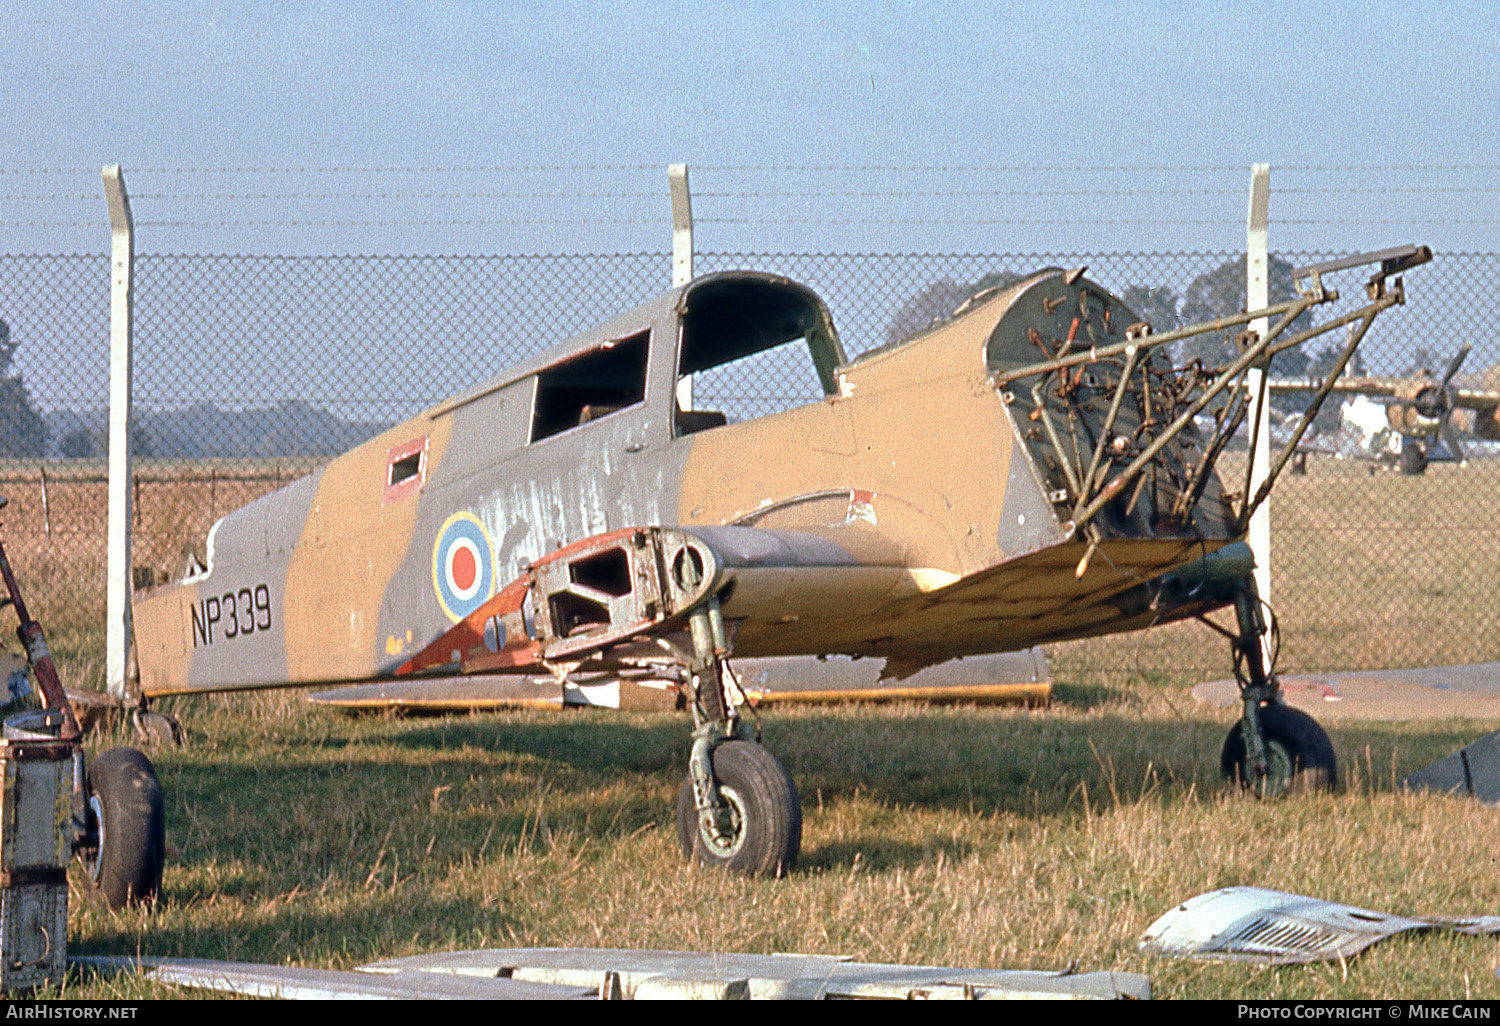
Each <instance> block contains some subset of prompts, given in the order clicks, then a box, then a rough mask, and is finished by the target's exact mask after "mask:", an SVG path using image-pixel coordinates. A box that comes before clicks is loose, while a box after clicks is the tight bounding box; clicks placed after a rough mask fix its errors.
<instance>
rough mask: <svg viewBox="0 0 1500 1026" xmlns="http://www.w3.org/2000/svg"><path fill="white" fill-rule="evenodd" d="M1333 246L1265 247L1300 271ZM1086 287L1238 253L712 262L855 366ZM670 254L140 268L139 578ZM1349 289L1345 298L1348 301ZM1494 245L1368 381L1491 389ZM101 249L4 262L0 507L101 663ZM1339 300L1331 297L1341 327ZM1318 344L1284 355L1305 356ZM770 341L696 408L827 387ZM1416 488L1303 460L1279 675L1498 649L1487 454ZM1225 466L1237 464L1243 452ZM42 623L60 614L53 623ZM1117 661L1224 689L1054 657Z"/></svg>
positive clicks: (1187, 667) (1495, 536) (1197, 288)
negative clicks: (1076, 285)
mask: <svg viewBox="0 0 1500 1026" xmlns="http://www.w3.org/2000/svg"><path fill="white" fill-rule="evenodd" d="M1335 255H1339V254H1320V253H1285V254H1279V255H1276V256H1274V257H1273V260H1272V283H1273V297H1272V298H1273V300H1274V299H1276V298H1277V296H1276V294H1275V290H1276V289H1277V288H1278V287H1279V286H1278V282H1281V283H1282V285H1281V287H1285V286H1286V285H1287V283H1288V282H1289V275H1288V274H1287V269H1288V268H1289V267H1290V266H1294V265H1301V264H1304V263H1309V262H1313V261H1315V260H1318V259H1325V258H1328V257H1330V256H1335ZM1079 265H1087V266H1088V267H1089V275H1090V277H1092V278H1093V279H1094V280H1096V281H1098V282H1100V283H1101V284H1103V285H1104V286H1105V287H1107V288H1109V289H1111V290H1112V291H1114V292H1116V293H1117V294H1120V295H1122V296H1123V298H1124V299H1125V300H1126V301H1127V303H1129V304H1130V305H1132V306H1133V307H1134V308H1135V309H1136V310H1137V311H1138V312H1140V313H1141V314H1142V315H1143V316H1145V317H1146V318H1147V319H1149V320H1151V321H1152V323H1153V324H1154V325H1156V326H1157V327H1158V329H1164V328H1168V327H1172V326H1175V325H1176V324H1177V323H1179V322H1181V321H1191V320H1197V319H1202V318H1205V317H1210V316H1217V315H1219V314H1222V313H1227V312H1231V311H1232V310H1235V309H1239V308H1240V307H1241V306H1242V305H1243V303H1244V285H1243V283H1244V257H1243V254H1236V253H1226V252H1220V253H1213V252H1184V253H1102V254H1081V253H994V254H978V253H952V254H943V253H879V254H859V253H704V254H699V255H698V257H697V265H696V269H697V270H698V272H699V273H705V272H710V271H716V270H724V269H729V268H742V267H748V268H756V269H760V270H766V271H773V272H776V273H780V274H784V275H787V276H788V277H791V278H793V279H795V280H798V281H801V282H803V283H805V284H807V285H809V286H811V287H812V288H813V289H814V290H816V291H817V292H818V293H819V294H820V295H822V296H823V297H824V299H825V300H826V301H827V302H828V304H829V307H830V309H831V310H832V312H833V315H834V320H835V323H836V324H837V326H838V328H839V331H840V334H841V336H842V338H843V340H844V344H845V348H846V349H847V350H848V351H849V353H850V354H851V355H854V354H857V353H860V352H862V351H864V350H865V349H868V348H870V347H872V346H877V345H882V344H885V343H887V342H890V341H893V340H895V339H898V338H901V337H904V336H905V335H908V334H910V333H912V332H915V331H919V330H921V329H923V328H925V327H927V326H928V325H930V324H931V323H933V321H934V320H935V319H941V318H942V317H945V316H947V315H948V314H949V313H951V312H952V310H953V309H954V308H955V307H957V306H958V305H959V303H961V302H962V301H963V300H964V299H965V298H966V297H967V296H969V295H970V294H972V293H973V292H974V291H975V290H976V289H978V288H980V287H983V286H985V285H988V284H991V283H994V282H996V281H1004V280H1007V279H1008V277H1009V276H1015V275H1020V274H1025V273H1029V272H1031V271H1033V270H1036V269H1038V268H1040V267H1045V266H1059V267H1076V266H1079ZM669 269H670V257H669V256H668V255H667V254H664V253H621V254H579V255H531V256H524V255H523V256H516V255H510V256H405V257H402V256H380V257H373V256H372V257H364V256H326V257H277V256H244V255H175V254H160V255H143V256H139V257H137V264H136V274H137V277H136V322H135V340H136V349H135V354H136V355H135V382H136V413H135V417H136V424H135V429H134V431H135V444H136V453H137V456H138V459H137V480H136V482H135V514H134V515H135V522H136V534H135V542H134V545H135V552H134V559H135V562H136V564H137V567H138V568H139V570H138V582H139V583H144V582H145V581H146V580H149V579H160V577H162V576H163V575H171V574H175V573H177V572H179V571H180V570H181V568H182V565H183V564H184V563H185V561H186V559H187V557H188V553H189V552H191V551H192V550H193V549H194V548H195V546H196V544H197V543H199V542H201V539H202V538H203V536H204V535H205V534H206V532H207V529H208V527H209V526H210V525H211V523H212V522H213V520H214V519H216V518H217V517H219V516H222V515H223V514H224V513H226V512H229V511H231V510H233V509H235V508H237V507H239V506H240V505H243V504H244V503H245V502H247V501H249V500H250V499H253V498H255V497H256V496H258V495H260V494H263V493H265V492H267V491H269V490H272V489H274V488H276V487H279V486H280V485H281V484H284V483H286V482H288V481H290V480H292V479H294V478H295V477H296V476H298V475H299V474H302V473H306V472H307V471H308V470H310V469H312V468H313V467H316V466H317V465H318V464H319V463H320V462H322V461H323V460H326V459H327V458H328V457H330V456H332V455H334V454H336V453H338V452H341V451H343V450H345V449H347V448H349V447H351V446H353V445H355V444H357V443H359V442H360V441H362V440H364V439H366V438H368V437H370V436H372V435H374V434H375V433H377V432H379V431H381V430H383V429H384V428H386V427H388V426H390V425H391V424H393V423H396V422H398V421H399V420H402V419H404V418H406V417H408V416H411V415H412V414H414V413H416V412H418V411H419V410H421V409H423V408H425V407H427V406H429V405H432V404H433V403H435V402H437V401H439V400H441V399H443V398H445V397H447V396H449V395H451V394H453V393H455V392H458V391H460V390H462V389H464V388H466V387H468V386H469V385H471V384H473V383H475V382H477V381H481V380H483V379H485V378H488V377H491V376H493V375H496V374H498V373H499V372H500V371H502V370H503V369H504V368H506V367H507V366H509V365H510V364H513V363H515V362H516V361H518V360H520V359H523V358H525V357H527V356H530V355H532V354H534V353H536V352H538V351H540V350H542V349H544V348H547V347H550V346H552V345H554V344H556V343H557V342H559V341H561V340H563V339H565V338H567V337H568V336H569V335H572V334H574V333H576V332H579V331H582V330H584V329H586V328H588V327H590V326H592V325H594V324H596V323H598V322H600V321H602V320H604V319H606V318H607V317H609V316H610V315H612V314H614V313H616V312H619V311H621V310H624V309H627V308H629V307H630V306H632V305H634V304H636V303H639V302H641V301H643V300H645V299H647V298H649V297H651V296H653V295H655V294H657V293H659V292H660V291H662V290H664V289H665V288H666V287H667V286H668V284H669ZM1361 282H1362V279H1361V278H1360V277H1359V275H1358V273H1357V272H1350V273H1349V274H1348V275H1345V276H1343V277H1342V278H1341V279H1340V280H1338V281H1336V282H1332V284H1333V285H1334V286H1335V287H1337V288H1339V289H1340V290H1341V291H1342V292H1344V294H1345V297H1346V298H1344V299H1343V300H1341V301H1340V303H1339V304H1338V307H1339V308H1347V307H1348V306H1350V305H1351V304H1353V303H1356V302H1357V301H1358V298H1359V296H1360V295H1361V289H1360V285H1361ZM1497 286H1500V254H1495V253H1458V254H1440V255H1439V256H1438V257H1437V259H1436V260H1435V261H1434V263H1433V264H1432V265H1431V266H1428V267H1423V268H1420V269H1418V270H1417V271H1414V272H1412V273H1411V274H1410V275H1409V282H1408V294H1409V300H1408V305H1407V306H1406V307H1404V308H1399V309H1397V310H1395V311H1393V312H1391V313H1390V314H1388V315H1386V316H1385V317H1384V318H1382V319H1381V321H1380V322H1378V323H1377V325H1376V328H1375V330H1374V331H1373V332H1372V333H1371V336H1370V337H1369V338H1368V339H1367V341H1366V343H1365V344H1364V346H1363V347H1362V349H1361V359H1362V361H1363V364H1362V367H1361V369H1362V370H1363V371H1365V372H1366V373H1372V374H1400V373H1406V372H1409V371H1411V370H1413V369H1415V368H1416V367H1417V366H1420V365H1426V366H1428V367H1429V368H1431V369H1432V370H1435V371H1440V370H1441V368H1442V366H1443V365H1444V364H1446V362H1447V361H1448V359H1449V358H1450V357H1451V355H1452V354H1453V353H1454V351H1455V350H1456V349H1457V348H1458V346H1459V345H1461V344H1464V343H1469V344H1472V346H1473V352H1472V353H1471V354H1470V356H1469V358H1468V360H1467V362H1466V363H1465V364H1464V367H1463V371H1462V373H1461V374H1460V376H1459V379H1458V380H1459V382H1460V383H1463V384H1469V385H1473V386H1483V387H1488V388H1496V387H1500V343H1497V341H1496V340H1495V339H1494V338H1493V337H1491V336H1490V335H1489V334H1488V333H1483V334H1481V333H1480V332H1478V331H1477V326H1478V325H1480V324H1482V323H1485V321H1484V319H1483V318H1482V316H1481V314H1482V311H1483V308H1484V307H1485V306H1486V305H1487V299H1488V296H1489V295H1491V294H1493V292H1494V291H1495V289H1496V287H1497ZM108 308H109V281H108V262H107V259H106V258H105V257H104V256H102V255H95V254H69V255H36V254H13V255H3V254H0V321H3V322H4V325H5V328H4V329H3V333H4V337H0V360H3V361H4V362H3V365H0V492H3V493H4V494H8V495H9V496H10V498H11V502H12V504H11V506H10V508H9V509H8V510H7V511H6V514H5V530H6V538H7V540H8V542H9V544H10V546H11V548H12V551H13V559H14V560H15V562H16V563H17V566H18V569H19V570H20V572H21V573H22V575H23V584H24V586H26V587H28V588H29V589H30V590H31V592H32V594H34V595H36V596H37V598H36V600H35V601H36V604H37V605H38V607H39V610H40V614H41V616H42V617H43V622H44V623H45V624H47V626H48V628H49V630H50V631H51V632H52V633H53V634H54V636H58V635H59V634H60V635H61V637H62V638H63V641H62V642H61V644H60V646H59V647H61V648H62V649H63V650H64V651H65V652H68V651H71V652H73V653H75V654H76V656H77V657H78V658H85V659H90V658H96V657H97V652H98V651H99V650H100V648H101V640H100V639H102V635H103V615H104V613H103V608H104V599H103V595H104V533H105V532H104V523H105V509H106V503H105V484H104V481H105V473H104V455H105V452H106V449H107V434H106V425H107V403H108V337H109V326H108ZM1337 312H1339V311H1338V309H1334V310H1331V311H1330V310H1328V309H1326V308H1324V309H1322V310H1320V311H1319V313H1318V317H1319V318H1320V319H1321V318H1324V317H1330V316H1334V315H1336V314H1337ZM1319 352H1321V350H1319V351H1315V352H1314V353H1312V354H1309V356H1308V357H1307V358H1306V360H1304V363H1306V362H1308V361H1310V362H1311V365H1310V367H1308V366H1303V364H1297V363H1296V362H1295V361H1294V362H1293V364H1292V365H1287V366H1283V367H1281V368H1279V369H1280V370H1281V371H1282V372H1284V373H1296V372H1306V371H1307V370H1309V369H1316V359H1317V356H1318V354H1319ZM805 380H806V374H805V368H802V367H800V366H799V367H797V368H795V373H794V372H793V368H790V367H787V366H783V365H782V364H780V363H778V362H777V359H776V356H775V354H772V355H771V357H770V358H768V359H763V360H756V361H747V365H746V366H743V367H736V368H735V369H734V371H733V372H732V373H726V374H719V375H705V376H703V379H702V380H700V381H699V382H698V383H697V392H698V396H699V402H700V404H701V405H703V406H705V407H711V408H714V409H720V410H723V411H725V412H726V413H727V414H729V415H730V416H731V417H732V418H735V419H744V418H748V417H754V416H759V415H763V414H766V413H771V412H774V411H776V410H779V409H784V408H786V407H788V406H790V405H794V404H796V403H799V402H805V401H808V400H809V399H812V398H814V396H812V395H810V394H799V393H798V392H797V391H795V390H793V389H790V388H789V387H788V385H787V382H789V381H799V382H800V381H805ZM1470 448H1471V450H1472V451H1471V453H1470V455H1471V456H1473V457H1474V458H1473V459H1471V460H1470V462H1469V464H1468V465H1467V466H1465V467H1459V466H1457V465H1456V464H1454V463H1450V462H1434V463H1433V464H1432V466H1431V467H1430V469H1429V471H1428V473H1427V474H1425V475H1422V476H1420V477H1403V476H1401V475H1399V474H1396V473H1393V472H1390V471H1388V470H1384V469H1376V468H1375V467H1374V465H1373V464H1369V463H1366V462H1363V461H1356V460H1349V459H1343V460H1340V459H1334V458H1320V457H1317V456H1314V457H1311V458H1310V459H1309V461H1308V473H1307V474H1306V475H1303V476H1297V477H1292V478H1289V479H1287V480H1285V481H1284V483H1283V484H1282V485H1281V486H1280V488H1279V490H1278V492H1277V495H1276V497H1275V500H1274V501H1273V512H1272V539H1273V540H1272V563H1273V579H1274V584H1273V595H1272V603H1273V606H1274V608H1275V610H1276V612H1277V614H1278V618H1279V621H1280V625H1281V634H1282V641H1283V645H1282V657H1281V662H1280V666H1281V667H1282V668H1283V669H1301V670H1313V669H1322V670H1331V669H1346V668H1376V667H1392V666H1406V665H1419V664H1433V663H1457V662H1471V661H1482V660H1494V659H1500V604H1497V603H1496V602H1495V601H1494V598H1495V594H1496V588H1497V585H1496V582H1497V581H1500V544H1497V543H1500V459H1495V458H1492V457H1490V456H1488V455H1487V454H1483V453H1482V452H1481V450H1482V449H1483V448H1484V447H1482V446H1471V447H1470ZM1232 460H1233V456H1232V454H1231V456H1230V462H1231V464H1232ZM49 618H50V621H51V622H49ZM1062 654H1063V656H1064V658H1065V659H1066V660H1072V663H1071V664H1070V665H1071V666H1074V667H1083V668H1092V669H1100V670H1105V671H1109V672H1121V671H1142V672H1158V673H1170V674H1184V673H1187V674H1194V675H1203V674H1219V673H1222V672H1223V671H1224V670H1225V668H1226V667H1227V665H1228V661H1227V656H1226V653H1225V651H1224V650H1223V646H1222V644H1221V643H1220V642H1219V641H1218V640H1216V639H1215V637H1214V636H1213V635H1211V634H1210V633H1209V632H1208V631H1206V630H1204V629H1203V628H1201V627H1198V626H1196V625H1188V626H1183V627H1173V628H1163V629H1156V630H1153V631H1150V632H1147V633H1145V634H1143V635H1131V636H1125V637H1114V638H1108V639H1101V640H1097V641H1092V642H1088V643H1081V644H1079V645H1075V646H1070V647H1066V648H1064V649H1063V650H1062Z"/></svg>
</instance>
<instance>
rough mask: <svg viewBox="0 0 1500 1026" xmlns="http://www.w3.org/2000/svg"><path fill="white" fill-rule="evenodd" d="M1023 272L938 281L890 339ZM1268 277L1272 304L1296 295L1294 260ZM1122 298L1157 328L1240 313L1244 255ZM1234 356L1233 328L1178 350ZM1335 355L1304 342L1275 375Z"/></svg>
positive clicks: (1357, 369)
mask: <svg viewBox="0 0 1500 1026" xmlns="http://www.w3.org/2000/svg"><path fill="white" fill-rule="evenodd" d="M1021 277H1022V275H1020V274H1017V273H1016V272H1014V271H1009V270H1002V271H991V272H989V273H988V274H986V275H984V276H983V277H981V278H980V279H979V280H978V281H974V282H969V283H960V282H955V281H954V280H953V279H951V278H943V279H940V280H938V281H936V282H933V283H932V284H930V285H928V286H927V287H926V288H924V289H923V290H922V291H920V292H918V293H917V294H916V295H914V296H913V297H912V298H911V299H909V300H907V301H906V303H904V304H903V305H902V306H901V307H900V308H899V309H898V310H897V311H896V313H895V315H894V316H893V317H892V318H891V322H890V324H889V325H888V327H887V328H886V338H885V340H886V342H887V343H892V342H897V341H899V340H901V339H903V338H908V337H910V336H911V335H914V334H916V333H917V332H920V331H925V330H926V329H927V328H929V327H931V326H932V325H934V324H937V323H940V322H942V321H944V320H946V319H947V318H949V317H951V316H952V315H953V312H954V311H955V310H956V309H958V307H959V306H961V305H962V304H963V303H964V301H965V300H967V299H969V298H970V297H972V296H975V295H977V294H979V293H980V292H983V291H984V290H986V289H989V288H993V287H995V286H1005V285H1009V284H1011V283H1013V282H1016V281H1019V280H1020V279H1021ZM1269 278H1270V282H1269V284H1270V296H1271V302H1272V303H1280V302H1283V301H1284V300H1288V299H1294V298H1296V296H1297V290H1296V286H1295V284H1294V282H1293V279H1292V265H1291V264H1289V263H1287V262H1286V261H1285V260H1282V259H1279V258H1278V257H1275V256H1273V257H1271V258H1270V264H1269ZM1120 298H1121V300H1123V301H1124V303H1125V305H1126V306H1128V307H1130V309H1131V310H1132V311H1134V312H1135V313H1136V314H1137V315H1138V316H1139V317H1140V318H1141V319H1142V320H1144V321H1146V322H1147V323H1148V324H1150V325H1151V327H1152V328H1153V329H1155V330H1156V331H1158V332H1162V331H1171V330H1173V329H1175V328H1179V327H1183V326H1185V325H1188V324H1197V323H1201V322H1203V321H1211V320H1214V319H1215V318H1219V317H1226V316H1229V315H1231V314H1236V313H1240V312H1242V311H1244V310H1245V309H1246V308H1247V307H1246V298H1247V290H1246V280H1245V258H1244V257H1238V258H1236V259H1233V260H1229V261H1226V262H1225V263H1223V264H1220V265H1219V266H1218V267H1216V268H1214V269H1213V270H1212V271H1208V272H1205V273H1204V274H1200V275H1199V276H1198V277H1197V278H1194V279H1193V281H1192V283H1191V284H1189V285H1188V287H1187V291H1186V292H1184V293H1183V294H1182V295H1180V296H1179V295H1178V294H1177V293H1176V291H1175V290H1173V289H1172V288H1171V287H1170V286H1166V285H1154V286H1153V285H1140V284H1133V285H1129V286H1126V288H1125V289H1124V290H1122V291H1121V292H1120ZM1312 325H1313V318H1312V316H1311V314H1310V313H1307V312H1304V313H1303V314H1302V315H1301V316H1300V317H1298V318H1297V319H1296V320H1295V321H1293V322H1292V323H1291V325H1289V326H1288V328H1287V332H1286V334H1287V335H1290V334H1295V333H1296V332H1299V331H1304V330H1306V329H1307V328H1310V327H1312ZM1283 337H1285V336H1283ZM1235 355H1236V353H1235V350H1234V344H1233V340H1232V337H1230V333H1223V332H1220V333H1216V334H1206V335H1199V336H1196V337H1194V338H1190V339H1187V340H1185V341H1183V342H1182V343H1180V344H1179V345H1178V346H1177V348H1176V351H1175V356H1176V358H1177V360H1178V361H1179V362H1181V363H1187V362H1189V361H1191V360H1195V359H1196V360H1201V361H1202V362H1203V364H1204V366H1207V367H1213V366H1219V365H1222V364H1225V363H1227V362H1229V361H1230V360H1232V359H1233V358H1234V357H1235ZM1335 358H1336V347H1329V346H1328V345H1327V344H1326V343H1325V344H1324V346H1323V347H1322V348H1321V349H1320V350H1319V351H1317V352H1314V353H1311V354H1309V353H1308V352H1306V351H1305V347H1304V346H1297V347H1295V348H1292V349H1288V350H1285V351H1283V352H1280V353H1278V354H1276V356H1275V358H1274V359H1273V360H1272V361H1271V373H1272V374H1273V375H1274V376H1276V377H1288V378H1306V377H1309V376H1314V377H1315V376H1318V375H1319V374H1320V373H1323V372H1326V371H1327V370H1328V369H1330V368H1331V366H1332V363H1333V360H1334V359H1335ZM1350 369H1351V371H1352V372H1353V373H1356V374H1359V373H1363V365H1362V363H1361V362H1360V360H1359V354H1358V353H1356V354H1355V365H1354V366H1353V367H1351V368H1350Z"/></svg>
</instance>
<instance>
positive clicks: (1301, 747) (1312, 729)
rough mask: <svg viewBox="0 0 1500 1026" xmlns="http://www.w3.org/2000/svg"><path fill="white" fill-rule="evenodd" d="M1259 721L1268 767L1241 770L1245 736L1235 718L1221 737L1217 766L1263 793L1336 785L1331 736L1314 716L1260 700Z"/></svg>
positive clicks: (1271, 795)
mask: <svg viewBox="0 0 1500 1026" xmlns="http://www.w3.org/2000/svg"><path fill="white" fill-rule="evenodd" d="M1260 727H1261V731H1262V732H1263V733H1264V734H1265V736H1266V746H1267V749H1268V751H1267V753H1266V754H1267V755H1268V756H1269V757H1270V758H1269V761H1270V763H1271V771H1270V773H1268V774H1267V775H1266V776H1265V777H1264V778H1261V779H1257V780H1252V779H1250V775H1249V774H1248V773H1246V771H1245V738H1244V735H1243V734H1242V733H1241V732H1240V725H1239V724H1238V723H1236V724H1235V725H1234V726H1233V727H1230V728H1229V735H1228V736H1227V737H1225V738H1224V750H1223V751H1222V752H1221V753H1220V755H1219V771H1220V772H1221V773H1223V774H1224V776H1225V777H1227V778H1228V779H1230V780H1233V781H1238V782H1239V785H1240V786H1241V787H1243V788H1244V789H1245V790H1247V791H1253V792H1254V793H1255V794H1256V795H1258V796H1259V797H1262V798H1275V797H1277V796H1278V795H1282V794H1286V793H1287V792H1289V791H1299V792H1311V791H1332V790H1333V789H1334V788H1335V787H1337V786H1338V780H1339V771H1338V760H1337V759H1336V758H1335V756H1334V754H1333V742H1332V741H1331V740H1330V739H1329V737H1328V732H1327V731H1325V730H1324V729H1323V728H1322V727H1320V726H1319V725H1318V721H1317V720H1315V719H1313V718H1312V717H1311V716H1309V715H1307V713H1305V712H1303V711H1302V710H1300V709H1294V708H1292V707H1291V706H1289V705H1283V704H1282V703H1280V702H1272V703H1270V704H1268V705H1264V706H1261V709H1260Z"/></svg>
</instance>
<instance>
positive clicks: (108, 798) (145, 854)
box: [84, 748, 167, 909]
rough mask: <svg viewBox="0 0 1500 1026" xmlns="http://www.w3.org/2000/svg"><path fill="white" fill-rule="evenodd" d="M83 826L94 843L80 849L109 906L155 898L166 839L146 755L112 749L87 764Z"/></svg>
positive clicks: (158, 786) (153, 772) (158, 788)
mask: <svg viewBox="0 0 1500 1026" xmlns="http://www.w3.org/2000/svg"><path fill="white" fill-rule="evenodd" d="M88 827H89V830H90V833H91V834H92V836H93V837H94V838H95V839H96V841H97V844H96V845H95V847H94V848H92V849H90V850H87V851H85V852H84V867H85V868H86V869H87V870H88V873H89V876H90V877H91V878H92V879H93V881H94V887H95V888H96V889H97V890H98V892H99V893H100V894H101V895H102V896H103V897H104V900H105V901H106V902H108V904H109V907H110V908H116V909H118V908H124V907H125V906H126V905H129V904H132V903H135V902H149V901H153V900H155V898H156V893H157V891H159V890H160V889H161V871H162V865H163V863H164V862H165V861H166V852H167V838H166V818H165V816H164V815H163V813H162V801H161V783H160V781H158V780H157V779H156V770H155V769H154V768H153V767H152V766H151V760H150V759H148V758H146V757H145V756H144V755H142V754H141V753H140V752H139V751H137V750H136V749H134V748H111V749H110V750H109V751H107V752H105V753H103V754H102V755H100V756H99V757H98V758H97V759H94V760H93V761H92V762H91V763H90V764H89V768H88Z"/></svg>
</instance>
